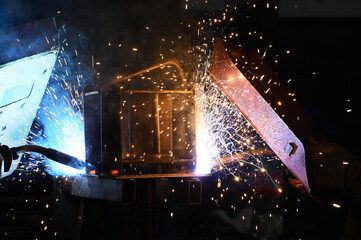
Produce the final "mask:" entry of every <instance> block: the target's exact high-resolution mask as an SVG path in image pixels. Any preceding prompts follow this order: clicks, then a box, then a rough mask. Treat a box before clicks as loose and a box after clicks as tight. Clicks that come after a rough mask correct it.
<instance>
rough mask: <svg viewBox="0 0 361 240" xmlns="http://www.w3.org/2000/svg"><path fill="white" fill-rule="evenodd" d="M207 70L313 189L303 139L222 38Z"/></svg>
mask: <svg viewBox="0 0 361 240" xmlns="http://www.w3.org/2000/svg"><path fill="white" fill-rule="evenodd" d="M208 74H209V76H210V77H211V78H212V80H213V82H214V83H215V84H217V86H218V87H219V88H220V89H221V91H222V92H223V93H224V94H225V95H226V96H227V97H228V99H229V100H230V101H231V102H232V103H233V104H234V105H235V106H236V107H237V108H238V110H239V111H240V112H241V114H242V115H243V116H244V117H245V118H246V119H247V120H248V121H249V122H250V124H251V125H252V126H253V127H254V128H255V130H256V131H257V132H258V133H259V135H260V136H261V137H262V138H263V139H264V141H265V142H266V143H267V144H268V145H269V147H270V148H271V149H272V150H273V151H274V153H275V154H276V155H277V156H278V157H279V158H280V159H281V160H282V162H283V163H284V164H285V165H286V167H287V168H288V169H289V170H290V171H291V172H292V173H293V174H294V175H295V176H296V177H297V178H298V179H299V180H300V181H301V182H302V184H303V185H304V187H305V188H306V189H307V191H309V192H310V186H309V183H308V179H307V173H306V162H305V150H304V147H303V144H302V142H301V141H300V140H299V139H298V138H297V137H296V136H295V135H294V133H293V132H292V131H291V130H290V129H289V127H288V126H287V125H286V124H285V123H284V121H283V120H282V119H281V118H280V117H279V116H278V115H277V113H276V112H275V111H274V110H273V109H272V108H271V107H270V106H269V104H268V103H267V102H266V101H265V100H264V99H263V97H262V96H261V95H260V94H259V92H258V91H257V90H256V89H255V88H254V87H253V86H252V84H251V83H250V82H249V81H248V80H247V78H246V77H245V76H244V74H243V73H242V72H241V71H240V70H239V69H238V68H237V66H236V65H235V64H234V63H233V62H232V60H231V58H230V57H229V56H228V53H227V51H226V49H225V47H224V45H223V43H222V40H221V39H217V41H216V43H215V47H214V50H213V55H212V60H211V63H210V66H209V69H208Z"/></svg>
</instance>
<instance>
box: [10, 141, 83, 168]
mask: <svg viewBox="0 0 361 240" xmlns="http://www.w3.org/2000/svg"><path fill="white" fill-rule="evenodd" d="M11 150H12V151H13V154H14V155H15V154H16V153H23V152H36V153H40V154H42V155H44V156H45V157H47V158H49V159H51V160H54V161H55V162H58V163H61V164H64V165H67V166H69V167H72V168H76V169H81V170H82V169H84V167H85V162H84V161H82V160H80V159H78V158H76V157H73V156H70V155H68V154H66V153H63V152H60V151H57V150H55V149H52V148H44V147H41V146H37V145H23V146H19V147H14V148H12V149H11Z"/></svg>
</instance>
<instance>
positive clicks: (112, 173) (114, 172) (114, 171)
mask: <svg viewBox="0 0 361 240" xmlns="http://www.w3.org/2000/svg"><path fill="white" fill-rule="evenodd" d="M109 173H110V175H117V174H118V173H119V171H118V170H116V169H113V170H110V172H109Z"/></svg>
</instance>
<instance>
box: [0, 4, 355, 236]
mask: <svg viewBox="0 0 361 240" xmlns="http://www.w3.org/2000/svg"><path fill="white" fill-rule="evenodd" d="M335 2H337V1H333V2H332V3H335ZM339 2H341V1H339ZM307 3H309V4H308V5H307ZM311 3H314V4H317V11H316V10H315V11H312V14H309V13H310V11H311V10H310V9H311V7H312V4H311ZM348 3H349V5H348V8H347V9H344V10H340V11H335V9H334V5H332V4H331V5H332V6H331V5H330V4H327V3H326V2H325V1H314V2H312V1H306V3H305V4H304V5H300V4H301V3H298V2H295V3H294V6H293V7H292V6H291V7H290V6H289V4H287V6H285V5H282V4H285V3H284V1H281V2H279V3H277V2H275V1H272V2H270V6H271V8H273V9H269V8H267V7H266V4H265V2H264V1H249V2H248V3H247V2H243V1H242V3H239V2H238V1H218V2H217V1H208V4H204V3H203V1H199V2H195V1H190V3H189V8H188V10H187V11H185V9H184V4H185V1H166V0H159V1H150V0H146V1H131V0H122V1H90V0H79V1H70V0H65V1H44V0H33V1H25V0H2V1H1V2H0V30H3V29H7V28H9V27H12V26H17V25H20V24H24V23H27V22H31V21H35V20H39V19H43V18H49V17H50V18H52V17H55V18H56V20H57V24H58V26H61V25H62V24H66V29H68V34H70V35H71V34H74V35H75V34H79V33H81V34H82V35H84V36H86V38H85V40H83V41H84V42H83V43H77V46H80V48H82V47H83V49H82V50H83V54H84V55H85V57H84V59H85V60H84V62H85V64H87V65H88V66H89V69H91V71H92V74H93V75H92V78H93V80H94V81H95V82H99V83H104V82H107V81H109V79H112V78H114V77H115V76H116V75H118V74H126V73H129V72H133V71H135V70H138V69H141V68H142V67H145V66H149V65H151V64H153V63H155V62H159V61H160V60H161V56H160V53H161V54H163V55H164V56H174V55H176V54H178V53H181V52H182V53H181V55H182V54H183V50H182V47H186V49H187V48H188V47H190V46H192V44H198V43H200V42H202V39H199V37H198V36H197V29H196V28H197V27H196V26H197V21H199V20H200V19H207V18H213V17H221V13H222V12H223V11H224V10H225V9H226V8H227V7H226V5H227V4H229V5H230V6H238V8H237V10H231V8H230V7H228V8H229V9H230V10H229V13H230V15H231V16H234V19H235V20H234V21H233V22H228V23H227V22H225V23H222V24H219V25H213V27H209V26H208V27H207V26H206V27H205V30H206V31H205V32H206V33H205V35H206V36H221V37H224V36H229V34H230V33H231V32H237V33H239V37H237V38H232V39H228V40H229V41H230V42H233V43H235V44H242V47H244V48H246V49H250V50H257V49H260V52H261V53H263V52H264V51H265V50H266V49H267V47H268V46H269V45H270V44H271V45H272V48H268V51H267V56H266V58H265V60H266V61H267V62H268V63H269V65H270V66H271V68H272V69H273V70H274V71H275V72H276V73H277V75H278V77H279V78H280V80H281V81H282V82H283V83H284V84H285V85H286V87H287V88H288V89H289V90H290V91H292V92H294V93H295V94H296V97H297V99H298V102H299V103H300V104H301V105H302V106H303V107H304V108H305V109H306V111H307V112H308V113H309V115H310V116H311V117H312V119H313V120H314V121H315V122H316V124H317V125H318V126H319V127H320V129H321V130H322V131H323V132H324V133H325V135H326V136H327V137H328V139H329V140H330V141H332V142H336V143H338V144H340V145H341V146H343V147H345V148H347V149H349V150H350V151H352V152H354V153H355V154H356V155H359V154H360V139H359V136H360V134H361V130H360V129H361V121H360V120H359V119H360V117H361V116H360V115H361V113H360V107H359V105H360V102H361V101H360V93H359V91H360V90H359V88H360V86H359V85H360V84H359V81H360V70H359V69H360V65H359V64H360V63H359V61H360V60H359V58H360V54H361V48H360V46H359V44H360V42H361V36H360V34H359V33H358V32H359V29H360V27H361V18H360V16H361V6H357V5H358V4H357V3H356V2H354V3H353V2H352V1H348ZM351 3H353V5H352V4H351ZM253 4H256V5H257V7H256V8H253ZM350 4H351V5H352V6H354V8H352V9H358V10H355V11H353V12H348V9H350ZM274 6H278V9H277V10H274ZM295 6H298V8H299V9H300V10H299V11H297V8H295ZM307 6H308V7H309V8H310V9H307ZM339 6H340V7H342V4H340V5H339ZM339 13H342V14H339ZM188 24H190V25H191V27H188ZM253 31H257V33H256V34H251V35H249V34H248V33H249V32H253ZM178 36H182V40H179V38H178ZM259 36H263V39H262V40H260V39H259ZM0 37H1V36H0ZM183 39H184V42H183ZM172 41H173V42H172ZM120 44H121V46H119V45H120ZM133 48H137V49H138V51H136V52H135V51H133V50H132V49H133ZM170 48H172V49H173V48H174V49H175V50H176V53H172V52H169V49H170ZM287 50H289V51H290V53H289V54H287V53H286V51H287ZM276 59H277V63H276V62H275V60H276ZM94 62H95V63H96V62H99V63H100V64H98V65H96V64H95V66H94ZM289 79H292V81H291V82H289V83H288V80H289ZM348 100H349V101H348ZM348 109H352V111H351V112H347V110H348ZM20 178H21V177H20ZM20 178H19V177H17V178H16V179H15V180H14V179H11V178H9V179H3V180H1V184H2V185H1V187H2V189H1V196H0V202H1V204H2V206H0V207H1V209H2V215H1V216H2V218H1V221H2V223H1V226H0V228H1V234H2V235H1V236H0V239H2V238H4V239H7V238H6V236H7V233H8V232H11V231H12V230H13V232H14V231H15V232H16V231H17V232H19V231H20V230H21V231H23V232H24V235H27V236H28V237H29V239H35V238H36V237H37V236H39V238H41V237H43V239H49V238H51V237H52V236H53V234H54V232H55V231H56V230H54V231H53V232H52V233H51V234H50V233H43V224H40V226H38V225H39V222H40V221H37V220H38V219H43V218H46V219H47V220H48V222H49V223H50V222H51V218H52V212H51V209H49V210H48V209H44V207H43V205H44V204H46V203H47V202H51V196H49V193H50V192H51V189H52V187H51V183H50V181H51V177H50V176H49V175H47V176H46V177H45V178H42V177H41V176H38V175H33V174H30V175H28V176H27V179H26V180H24V181H23V182H19V181H18V180H19V179H20ZM30 180H33V181H34V182H36V184H33V185H32V187H31V190H29V188H28V185H27V184H28V183H29V181H30ZM285 194H288V195H289V196H291V195H293V196H294V197H290V198H289V199H291V200H289V202H288V204H289V205H291V206H292V207H294V206H295V205H297V204H296V203H292V201H295V202H296V201H298V199H302V204H299V208H300V209H302V210H303V213H302V211H301V214H299V215H297V216H296V217H295V216H294V215H292V216H288V217H289V218H288V220H289V225H292V226H293V228H292V229H298V232H297V231H295V233H294V235H293V236H292V238H286V237H285V238H284V239H296V237H298V236H302V234H301V233H302V231H306V232H307V231H309V233H310V234H306V235H303V238H302V239H331V238H330V236H332V237H335V236H336V235H342V230H343V224H344V212H342V211H343V210H339V211H336V212H335V210H334V209H326V208H323V207H322V206H320V205H317V204H316V203H314V202H313V200H309V199H308V197H304V196H303V195H300V193H299V192H296V191H295V190H292V189H290V190H289V192H288V193H285ZM26 199H33V204H32V205H26V206H25V207H24V206H23V204H24V203H25V200H26ZM35 200H38V201H37V202H36V201H35ZM30 201H31V200H30ZM260 202H261V204H262V201H260ZM37 203H39V204H37ZM40 203H41V204H40ZM40 205H41V206H40ZM11 209H13V210H11ZM109 211H110V210H109ZM29 213H31V214H32V216H35V217H34V219H37V220H36V221H37V223H36V224H35V223H34V224H33V225H32V224H31V222H32V221H31V220H29V219H28V218H26V217H24V216H25V215H26V214H29ZM316 213H317V214H316ZM9 216H10V217H9ZM13 217H16V220H14V219H13ZM26 219H27V220H26ZM104 221H105V220H104ZM29 222H30V223H29ZM290 222H291V223H290ZM295 225H297V226H296V227H295ZM29 226H30V227H29ZM24 229H26V231H24ZM55 229H56V228H55ZM305 229H306V230H305ZM310 229H311V230H310ZM175 232H176V231H175ZM19 234H20V233H19ZM297 234H298V235H297ZM20 235H21V234H20ZM20 235H19V236H18V237H15V238H14V237H13V238H12V239H28V238H27V237H26V236H24V235H21V236H20ZM13 236H14V235H13ZM285 236H286V234H285ZM10 239H11V238H10ZM225 239H227V238H225ZM229 239H232V238H229Z"/></svg>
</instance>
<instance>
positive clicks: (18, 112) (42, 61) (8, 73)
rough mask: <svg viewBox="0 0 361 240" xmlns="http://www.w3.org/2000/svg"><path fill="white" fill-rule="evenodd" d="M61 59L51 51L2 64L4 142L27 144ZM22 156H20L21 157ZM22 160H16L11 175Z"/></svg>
mask: <svg viewBox="0 0 361 240" xmlns="http://www.w3.org/2000/svg"><path fill="white" fill-rule="evenodd" d="M56 58H57V51H56V50H54V51H48V52H44V53H41V54H37V55H34V56H31V57H27V58H23V59H20V60H17V61H14V62H10V63H7V64H5V65H3V66H0V143H1V144H3V145H8V146H10V147H16V146H20V145H24V144H26V138H27V136H28V134H29V130H30V127H31V125H32V123H33V120H34V118H35V116H36V113H37V110H38V107H39V104H40V102H41V99H42V97H43V95H44V91H45V89H46V86H47V84H48V81H49V77H50V75H51V72H52V70H53V67H54V64H55V61H56ZM19 159H20V158H19ZM18 163H19V160H16V161H13V164H12V167H11V169H10V171H8V172H6V173H2V174H1V175H0V176H1V177H6V176H8V175H10V174H11V173H12V172H13V171H14V170H15V169H16V167H17V165H18Z"/></svg>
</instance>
